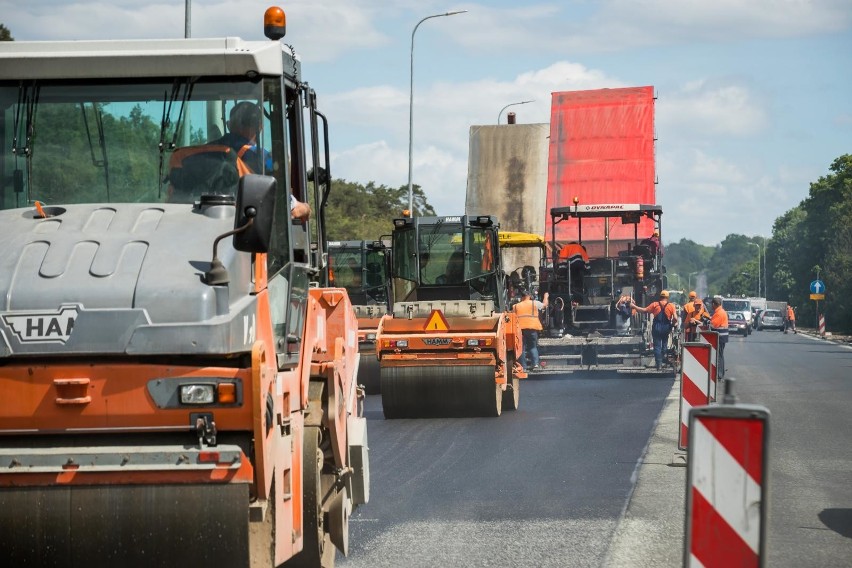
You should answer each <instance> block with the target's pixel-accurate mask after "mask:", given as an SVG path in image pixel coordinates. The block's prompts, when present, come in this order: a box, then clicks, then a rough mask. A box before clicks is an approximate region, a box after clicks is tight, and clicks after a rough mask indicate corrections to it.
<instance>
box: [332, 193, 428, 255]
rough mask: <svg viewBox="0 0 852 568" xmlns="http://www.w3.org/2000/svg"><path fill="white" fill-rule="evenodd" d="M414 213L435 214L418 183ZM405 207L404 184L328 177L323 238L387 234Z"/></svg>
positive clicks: (351, 237) (363, 238) (375, 236)
mask: <svg viewBox="0 0 852 568" xmlns="http://www.w3.org/2000/svg"><path fill="white" fill-rule="evenodd" d="M413 195H414V214H415V215H416V216H428V215H435V210H434V209H433V208H432V206H431V205H429V203H428V201H427V200H426V195H425V194H424V193H423V190H422V188H421V187H420V186H419V185H415V186H414V191H413ZM407 208H408V185H404V186H400V187H398V188H392V187H388V186H386V185H376V184H375V183H374V182H369V183H367V184H366V185H362V184H359V183H355V182H349V181H346V180H343V179H335V180H332V183H331V194H330V195H329V199H328V209H327V210H326V226H327V228H326V231H327V237H328V239H329V240H332V241H341V240H376V239H378V238H379V237H381V236H382V235H389V234H390V233H391V231H392V230H393V220H394V219H397V218H399V217H402V215H403V210H405V209H407Z"/></svg>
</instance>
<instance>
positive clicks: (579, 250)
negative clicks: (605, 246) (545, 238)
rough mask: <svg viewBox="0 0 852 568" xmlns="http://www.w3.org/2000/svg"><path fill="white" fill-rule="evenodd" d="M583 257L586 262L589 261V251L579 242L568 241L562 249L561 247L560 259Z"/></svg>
mask: <svg viewBox="0 0 852 568" xmlns="http://www.w3.org/2000/svg"><path fill="white" fill-rule="evenodd" d="M577 258H582V259H583V262H585V263H586V264H588V263H589V253H587V252H586V249H585V248H583V245H578V244H577V243H568V244H567V245H565V246H564V247H562V248H561V249H559V259H560V260H572V259H577Z"/></svg>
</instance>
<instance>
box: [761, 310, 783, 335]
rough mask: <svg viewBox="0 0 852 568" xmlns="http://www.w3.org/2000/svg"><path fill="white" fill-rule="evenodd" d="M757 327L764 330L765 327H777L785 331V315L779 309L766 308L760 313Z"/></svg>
mask: <svg viewBox="0 0 852 568" xmlns="http://www.w3.org/2000/svg"><path fill="white" fill-rule="evenodd" d="M757 329H758V331H763V330H764V329H777V330H778V331H783V329H784V316H783V315H782V314H781V312H780V311H779V310H764V311H763V312H761V314H760V320H759V321H758V323H757Z"/></svg>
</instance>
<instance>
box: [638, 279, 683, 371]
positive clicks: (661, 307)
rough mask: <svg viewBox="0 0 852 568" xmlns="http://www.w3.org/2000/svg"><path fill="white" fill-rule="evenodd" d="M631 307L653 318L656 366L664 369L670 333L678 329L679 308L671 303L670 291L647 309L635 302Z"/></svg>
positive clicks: (664, 293) (665, 292) (652, 332)
mask: <svg viewBox="0 0 852 568" xmlns="http://www.w3.org/2000/svg"><path fill="white" fill-rule="evenodd" d="M630 307H631V308H633V309H634V310H639V311H640V312H643V313H646V314H651V316H652V317H653V321H652V323H651V337H652V339H653V340H654V365H655V366H656V368H657V369H660V368H662V366H663V360H664V358H665V351H666V349H668V345H669V333H671V331H672V330H673V329H674V328H676V327H677V308H676V307H675V305H674V304H672V303H670V302H669V291H668V290H663V291H662V292H660V299H659V300H658V301H656V302H653V303H651V304H649V305H648V306H647V307H644V308H643V307H641V306H637V305H636V304H634V303H633V302H630Z"/></svg>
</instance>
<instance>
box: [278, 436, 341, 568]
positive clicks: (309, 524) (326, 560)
mask: <svg viewBox="0 0 852 568" xmlns="http://www.w3.org/2000/svg"><path fill="white" fill-rule="evenodd" d="M320 441H321V430H320V429H319V428H317V427H315V426H306V427H305V435H304V440H303V442H302V444H303V447H302V456H303V457H302V468H303V471H302V475H303V478H304V481H303V486H304V496H303V498H304V514H303V515H302V517H303V521H304V526H303V528H302V539H303V543H302V552H300V553H298V554H296V556H294V557H293V558H291V559H290V560H288V561H287V562H286V563H285V564H284V566H285V567H286V568H317V567H322V568H333V567H334V559H335V556H336V553H335V549H334V545H333V544H332V542H331V537H330V536H329V533H328V529H327V527H326V526H325V514H324V512H323V503H322V498H323V495H324V494H325V493H324V491H323V475H322V467H323V462H324V461H325V459H324V456H323V451H322V449H321V448H320Z"/></svg>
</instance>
